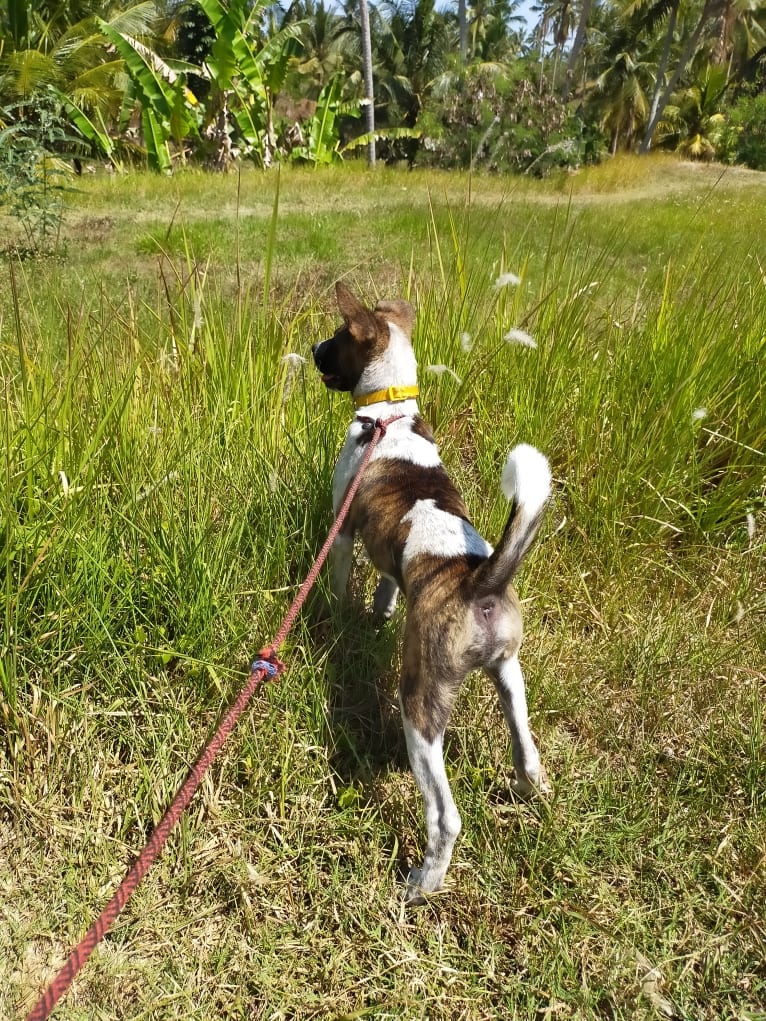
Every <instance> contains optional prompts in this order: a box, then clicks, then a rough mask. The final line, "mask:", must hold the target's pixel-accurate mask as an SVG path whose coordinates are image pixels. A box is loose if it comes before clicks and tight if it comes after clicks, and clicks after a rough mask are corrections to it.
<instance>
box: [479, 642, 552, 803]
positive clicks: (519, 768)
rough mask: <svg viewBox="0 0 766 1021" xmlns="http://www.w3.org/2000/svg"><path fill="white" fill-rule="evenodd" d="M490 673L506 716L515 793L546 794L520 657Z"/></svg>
mask: <svg viewBox="0 0 766 1021" xmlns="http://www.w3.org/2000/svg"><path fill="white" fill-rule="evenodd" d="M488 673H489V675H490V677H491V678H492V680H493V681H494V682H495V688H496V689H497V694H498V696H499V698H500V704H501V706H502V708H503V715H504V716H505V720H506V723H507V724H508V729H509V730H510V732H511V750H512V754H513V766H514V769H515V770H516V781H515V783H514V789H515V790H517V791H518V792H519V794H524V795H529V794H533V793H535V792H537V791H541V792H545V791H546V790H547V789H548V788H547V784H546V782H545V776H544V774H543V771H542V768H541V766H540V756H539V754H538V751H537V747H536V746H535V742H534V740H533V738H532V734H531V732H530V730H529V720H528V717H527V696H526V692H525V690H524V676H523V674H522V672H521V666H520V665H519V659H518V656H509V657H508V658H507V659H504V660H501V661H500V663H499V664H498V665H493V666H492V668H491V669H489V670H488Z"/></svg>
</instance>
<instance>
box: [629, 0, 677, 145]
mask: <svg viewBox="0 0 766 1021" xmlns="http://www.w3.org/2000/svg"><path fill="white" fill-rule="evenodd" d="M679 3H680V0H675V2H674V4H673V6H672V7H671V8H670V14H669V16H668V27H667V30H666V32H665V42H664V44H663V46H662V53H661V54H660V60H659V63H658V64H657V78H656V81H655V83H654V92H653V93H652V105H651V107H650V109H649V120H648V121H647V122H646V125H647V127H646V132H645V133H644V137H643V139H642V140H641V145H640V146H639V150H638V151H639V152H640V153H647V152H649V149H650V148H651V145H652V135H653V134H654V125H655V124H656V122H657V119H658V118H657V108H658V107H659V105H660V96H661V95H662V83H663V80H664V78H665V69H666V68H667V66H668V60H670V47H671V46H672V45H673V35H674V34H675V30H676V20H677V18H678V5H679ZM650 126H651V130H649V129H650Z"/></svg>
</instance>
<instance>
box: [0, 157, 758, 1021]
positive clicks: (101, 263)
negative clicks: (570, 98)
mask: <svg viewBox="0 0 766 1021" xmlns="http://www.w3.org/2000/svg"><path fill="white" fill-rule="evenodd" d="M73 187H74V188H75V190H74V191H73V192H72V193H71V194H70V196H69V200H68V203H69V204H68V209H67V212H66V216H65V220H64V223H63V227H62V233H61V249H60V252H59V254H58V255H57V256H55V257H49V258H45V259H40V260H25V261H18V260H16V259H14V258H12V257H10V256H9V257H7V258H4V260H3V263H2V269H1V270H0V374H1V378H2V405H1V406H0V410H1V412H2V414H1V416H0V436H1V437H2V442H1V443H0V451H1V452H2V461H1V462H0V473H1V474H0V514H1V518H0V520H1V521H2V528H1V530H0V551H1V557H0V585H1V586H2V590H3V600H2V604H0V608H1V612H0V1015H1V1016H2V1017H9V1018H23V1017H24V1016H25V1014H26V1012H27V1011H28V1010H29V1009H31V1007H32V1006H33V1005H34V1003H35V1001H36V998H37V996H38V995H39V994H40V992H41V991H42V989H43V988H44V985H45V983H46V981H47V980H48V979H50V978H51V977H52V976H53V975H54V974H55V972H56V971H57V970H58V968H59V967H60V966H61V964H62V963H63V961H64V958H65V956H66V954H67V952H68V950H69V949H70V947H71V946H72V945H74V943H76V942H77V940H78V939H79V937H80V936H81V935H82V934H83V932H84V931H85V930H86V929H87V927H88V926H89V924H90V923H91V921H92V920H93V918H94V917H95V915H96V914H97V913H98V911H99V910H100V909H101V907H102V906H103V905H104V903H105V902H106V901H107V900H108V899H109V897H110V896H111V894H112V893H113V891H114V889H115V888H116V886H117V884H118V883H119V880H120V878H121V877H122V875H123V874H124V872H125V871H126V870H127V868H128V867H129V865H130V863H131V862H132V860H133V858H134V857H135V855H136V854H137V853H138V852H139V851H140V849H141V848H142V847H143V844H144V842H145V840H146V838H147V836H148V835H149V833H150V832H151V830H152V827H153V826H154V825H156V823H157V822H158V820H159V819H160V817H161V816H162V813H163V811H164V809H165V807H166V806H167V804H168V803H169V801H170V800H171V798H172V797H173V795H174V793H175V791H176V790H177V788H178V786H179V785H180V784H181V783H182V781H183V779H184V778H185V776H186V773H187V771H188V769H189V767H190V765H191V764H192V763H193V762H194V760H195V759H196V756H197V754H198V752H199V750H200V748H201V747H202V745H203V743H204V741H205V740H206V738H207V737H208V736H209V735H210V734H211V733H212V731H213V729H214V728H215V726H216V723H217V722H218V720H219V719H220V717H221V715H222V713H223V711H224V710H225V708H226V707H227V706H228V705H229V704H230V703H231V701H232V700H233V699H234V697H235V696H236V693H237V692H238V690H239V688H240V686H241V684H242V683H243V681H244V679H245V677H246V674H247V666H248V663H249V661H250V659H251V658H252V657H253V656H254V655H255V653H256V652H257V650H258V649H259V648H260V647H261V646H263V645H264V644H265V643H266V642H267V641H268V640H269V639H270V638H271V636H272V635H273V634H274V633H275V631H276V629H277V627H278V625H279V622H280V620H281V618H282V615H283V613H284V611H285V610H286V608H287V606H288V605H289V602H290V599H291V598H292V596H293V595H294V593H295V591H296V590H297V587H298V585H299V584H300V581H301V580H302V578H303V577H304V576H305V574H306V572H307V570H308V568H309V566H310V564H311V562H312V560H313V557H314V555H315V554H316V552H317V551H318V550H319V548H320V546H321V544H322V542H323V540H324V536H325V535H326V532H327V530H328V529H329V526H330V523H331V506H330V485H331V476H332V467H333V463H334V459H335V457H336V456H337V452H338V450H339V448H340V444H341V442H342V437H343V432H344V429H345V427H346V424H347V421H348V419H349V417H350V414H351V407H350V403H349V401H348V399H347V398H346V397H344V396H343V395H330V394H328V393H327V392H326V391H325V390H324V388H323V387H322V384H321V382H320V380H319V378H318V375H317V374H316V372H315V370H314V369H313V368H312V365H311V360H310V347H311V344H312V343H314V342H316V341H317V340H319V339H322V338H323V337H326V336H329V334H330V333H331V332H332V331H333V329H334V328H335V325H336V323H337V314H336V312H335V309H334V299H333V284H334V281H335V280H337V279H340V278H342V279H344V280H345V281H346V282H347V283H348V284H349V286H351V287H352V288H354V289H355V290H357V292H358V293H359V294H360V295H361V296H362V297H364V298H366V299H368V300H369V301H370V302H373V301H374V300H376V299H377V298H379V297H381V298H382V297H386V298H394V297H407V298H409V299H410V300H412V301H413V302H414V303H415V305H416V306H417V310H418V321H417V325H416V331H415V347H416V352H417V354H418V357H419V361H420V365H421V386H422V397H421V409H422V411H423V414H424V415H425V416H426V417H427V418H428V419H429V420H430V421H431V422H432V424H433V425H434V427H435V429H436V432H437V436H438V439H439V441H440V446H441V450H442V454H443V457H444V460H445V462H446V463H447V465H448V467H449V468H450V470H451V471H452V473H453V475H454V476H455V478H456V480H457V481H458V483H459V485H460V487H461V489H462V490H463V492H464V494H465V496H466V500H467V503H468V505H469V507H470V509H471V512H472V514H473V517H474V520H475V522H476V524H477V526H478V527H479V528H480V529H481V530H482V532H483V533H484V534H485V535H486V536H487V538H488V539H489V540H490V541H493V540H497V538H498V537H499V535H500V533H501V531H502V528H503V525H504V522H505V518H506V515H507V504H506V503H505V501H504V499H503V497H502V496H501V494H500V490H499V476H500V470H501V467H502V464H503V461H504V459H505V456H506V453H507V451H508V450H509V449H510V447H511V446H513V445H514V444H515V443H516V442H520V441H526V442H530V443H534V444H535V445H536V446H538V447H540V449H542V450H543V451H544V452H545V453H546V454H547V455H548V457H549V459H550V461H551V465H552V469H553V475H554V489H555V493H554V498H553V500H552V504H551V508H550V511H549V513H548V516H547V519H546V523H545V525H544V527H543V531H542V533H541V536H540V538H539V540H538V543H537V545H536V547H535V548H534V550H533V552H532V553H531V554H530V556H529V559H528V560H527V562H526V563H525V566H524V568H523V570H522V573H521V575H520V577H519V584H518V588H519V591H520V595H521V597H522V600H523V606H524V614H525V640H524V645H523V647H522V664H523V667H524V670H525V674H526V677H527V686H528V696H529V703H530V716H531V722H532V727H533V731H534V733H535V736H536V739H537V741H538V744H539V747H540V750H541V753H542V756H543V759H544V762H545V766H546V770H547V774H548V779H549V782H550V784H551V787H552V792H551V793H550V795H548V796H546V797H545V798H541V799H538V800H535V801H529V802H525V801H521V800H518V799H516V798H515V797H514V796H513V794H512V793H511V792H510V784H511V780H512V774H513V770H512V762H511V755H510V747H509V743H508V737H507V732H506V730H505V725H504V723H503V721H502V717H501V714H500V711H499V707H498V705H497V702H496V698H495V696H494V692H493V690H492V688H491V685H490V684H488V683H487V682H486V681H485V679H484V678H482V677H481V676H479V675H472V676H471V677H469V679H468V680H467V682H466V685H465V688H464V691H463V693H462V694H461V697H460V700H459V702H458V706H457V710H456V712H455V716H454V719H453V723H452V726H451V728H450V731H449V733H448V740H447V748H446V758H447V768H448V773H449V775H450V778H451V782H452V786H453V791H454V794H455V799H456V802H457V804H458V807H459V809H460V811H461V814H462V817H463V832H462V833H461V836H460V838H459V840H458V843H457V845H456V848H455V854H454V859H453V865H452V868H451V870H450V872H449V875H448V885H447V889H446V890H445V891H444V893H442V894H440V895H439V896H436V897H434V898H433V899H432V900H431V901H430V902H429V903H428V904H427V905H426V906H425V907H421V908H418V909H405V908H404V906H403V904H402V901H401V884H402V880H403V877H404V876H405V875H406V872H407V869H408V867H409V865H411V864H417V863H418V862H419V858H420V855H421V854H422V850H423V845H424V832H423V821H422V812H421V806H420V802H419V796H418V793H417V790H416V787H415V783H414V780H413V778H412V776H411V774H410V772H409V769H408V767H407V762H406V751H405V748H404V739H403V735H402V732H401V727H400V723H399V719H398V707H397V701H396V680H397V673H398V664H399V649H398V640H397V639H398V633H399V630H400V626H401V619H402V617H401V614H402V612H403V611H402V610H401V609H400V610H399V611H398V613H397V616H396V617H395V618H394V620H393V621H391V622H390V623H389V624H387V625H386V626H384V627H382V628H376V627H375V626H374V624H373V622H372V620H371V618H370V616H369V612H368V608H369V602H370V597H371V592H372V586H373V583H374V578H373V576H372V574H371V572H370V570H369V567H368V565H367V564H366V562H365V558H364V556H363V555H362V554H361V552H360V555H359V556H358V558H357V570H356V572H355V582H354V592H353V602H352V605H351V606H349V607H346V608H343V609H338V608H335V609H333V610H332V611H331V612H330V613H329V615H328V613H327V611H326V608H325V597H326V595H327V586H326V583H325V580H324V578H322V580H321V581H320V584H319V586H318V591H317V594H316V596H313V597H312V598H311V599H310V601H309V604H308V605H307V607H306V609H305V610H304V612H303V613H302V614H301V616H300V618H299V620H298V622H297V624H296V626H295V628H294V630H293V632H292V634H291V636H290V638H289V639H288V641H287V643H286V645H285V647H284V648H283V650H282V656H283V658H284V660H285V661H286V663H287V664H288V671H287V672H286V673H285V674H284V675H283V677H282V678H281V679H280V680H279V681H278V683H276V684H273V685H270V686H268V687H267V688H265V689H264V690H263V691H262V692H260V693H259V694H258V695H257V696H256V698H255V699H254V701H253V704H252V706H251V708H249V709H248V711H247V712H246V714H245V716H244V717H243V719H242V720H241V722H240V725H239V726H238V728H237V730H236V731H235V733H234V735H233V736H232V737H231V739H230V740H229V742H228V743H227V745H226V746H225V748H224V750H223V752H222V754H221V755H220V757H219V758H218V760H217V761H216V763H215V764H214V765H213V767H212V769H211V770H210V772H209V774H208V776H207V777H206V779H205V780H204V782H203V784H202V787H201V789H200V791H199V792H198V794H197V795H196V796H195V798H194V800H193V801H192V804H191V806H190V808H189V811H188V812H187V814H186V816H185V817H184V819H183V821H182V822H181V824H180V825H179V826H178V828H177V829H176V831H175V832H174V834H173V835H172V837H171V839H170V841H169V843H168V845H167V847H166V848H165V850H164V852H163V854H162V856H161V858H160V860H159V861H158V862H157V864H156V865H155V866H154V868H153V869H152V871H151V872H150V873H149V875H148V877H147V878H146V880H145V881H144V883H143V884H142V886H141V887H140V888H139V890H138V892H137V893H136V894H135V896H134V897H133V899H132V900H131V901H130V903H129V904H128V906H127V908H126V909H125V910H124V912H123V913H122V915H121V916H120V918H119V919H118V921H117V923H116V924H115V926H114V929H113V930H112V932H111V934H110V935H109V936H108V937H107V939H106V940H105V941H104V942H103V943H102V944H101V945H100V946H99V948H98V949H97V950H96V951H95V952H94V954H93V956H92V958H91V959H90V961H89V962H88V964H87V965H86V967H85V968H84V970H83V971H82V972H81V974H80V975H79V976H78V978H77V979H76V981H75V983H74V985H73V987H72V989H71V990H70V991H69V993H68V994H67V996H66V997H65V999H64V1000H63V1001H62V1003H61V1004H60V1005H59V1007H58V1008H57V1011H56V1013H55V1015H54V1016H55V1017H57V1018H62V1019H72V1021H74V1019H77V1021H80V1019H82V1021H85V1019H88V1021H91V1019H110V1021H111V1019H118V1018H119V1019H128V1018H130V1019H139V1018H140V1019H151V1021H161V1019H163V1021H164V1019H167V1018H179V1019H187V1018H188V1019H199V1021H202V1019H205V1021H207V1019H211V1018H216V1019H218V1018H220V1019H238V1018H243V1019H244V1018H247V1019H256V1018H257V1019H261V1018H262V1019H301V1021H302V1019H310V1018H335V1019H340V1018H361V1017H369V1018H376V1019H378V1018H379V1019H388V1018H391V1019H394V1018H395V1019H406V1021H411V1019H426V1018H428V1019H431V1021H441V1019H444V1021H456V1019H485V1018H486V1019H489V1018H517V1019H520V1021H521V1019H527V1018H540V1019H551V1021H553V1019H570V1018H571V1019H583V1021H585V1019H591V1018H647V1019H648V1018H683V1019H694V1021H698V1019H699V1021H703V1019H704V1021H718V1019H723V1018H726V1019H732V1021H734V1019H736V1021H746V1019H747V1021H757V1019H761V1021H763V1019H766V910H765V908H764V905H766V793H765V792H766V727H765V725H764V724H765V721H764V695H766V566H765V563H766V561H765V558H764V547H765V545H766V379H765V377H766V241H764V239H766V176H764V175H759V174H757V173H755V172H744V171H740V170H732V169H729V170H726V169H724V168H722V167H715V166H701V165H691V164H683V163H679V162H677V161H675V160H672V159H668V158H657V159H652V160H634V159H618V160H615V161H611V162H610V163H607V164H605V165H603V166H601V167H598V168H593V169H591V170H588V171H584V172H582V173H579V174H570V175H563V176H561V177H558V178H552V179H549V180H546V181H542V182H540V181H534V180H531V179H527V178H499V177H473V178H470V177H468V176H467V175H466V176H460V175H456V174H446V173H426V172H421V171H417V170H416V171H414V172H406V171H404V170H402V169H384V168H381V169H380V170H379V172H376V173H374V174H369V173H367V172H366V171H364V170H362V169H360V168H355V167H342V168H338V169H330V170H328V171H326V172H321V173H313V172H301V171H296V170H290V169H287V170H283V171H282V172H281V173H280V174H277V173H276V172H270V173H267V174H262V173H260V172H256V171H252V170H247V171H243V173H242V174H241V176H237V175H229V176H226V177H218V176H213V175H202V174H200V173H196V172H193V171H187V172H183V173H179V174H177V175H176V176H175V177H173V178H168V179H165V178H160V177H158V176H152V175H146V174H138V173H137V174H134V175H130V176H124V177H115V176H108V175H106V174H104V173H98V174H94V175H84V176H83V177H82V178H80V179H78V180H77V181H76V182H75V183H74V185H73ZM0 230H2V232H3V233H2V236H3V237H4V238H8V237H12V236H14V231H15V230H16V227H15V225H14V224H13V223H11V222H10V221H9V220H7V219H5V220H3V221H2V224H1V225H0Z"/></svg>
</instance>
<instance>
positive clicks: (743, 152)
mask: <svg viewBox="0 0 766 1021" xmlns="http://www.w3.org/2000/svg"><path fill="white" fill-rule="evenodd" d="M718 155H719V157H720V158H721V159H724V160H726V161H727V162H729V163H744V165H745V166H747V167H751V168H752V169H753V170H766V92H761V93H758V94H754V95H753V94H751V95H742V96H740V98H739V99H738V100H737V102H736V103H735V104H734V106H733V107H732V109H731V112H730V114H729V119H728V125H727V129H726V130H725V131H724V132H722V134H721V141H720V143H719V150H718Z"/></svg>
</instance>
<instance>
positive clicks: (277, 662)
mask: <svg viewBox="0 0 766 1021" xmlns="http://www.w3.org/2000/svg"><path fill="white" fill-rule="evenodd" d="M286 669H287V667H286V666H285V664H284V663H283V662H282V660H281V659H277V657H276V655H275V653H274V650H273V649H261V651H260V652H259V653H258V659H255V660H253V662H252V663H251V664H250V674H251V676H252V674H257V673H258V672H261V673H264V674H266V676H267V677H268V678H269V680H273V679H274V678H275V677H277V676H278V675H279V674H281V673H282V671H283V670H286Z"/></svg>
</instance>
